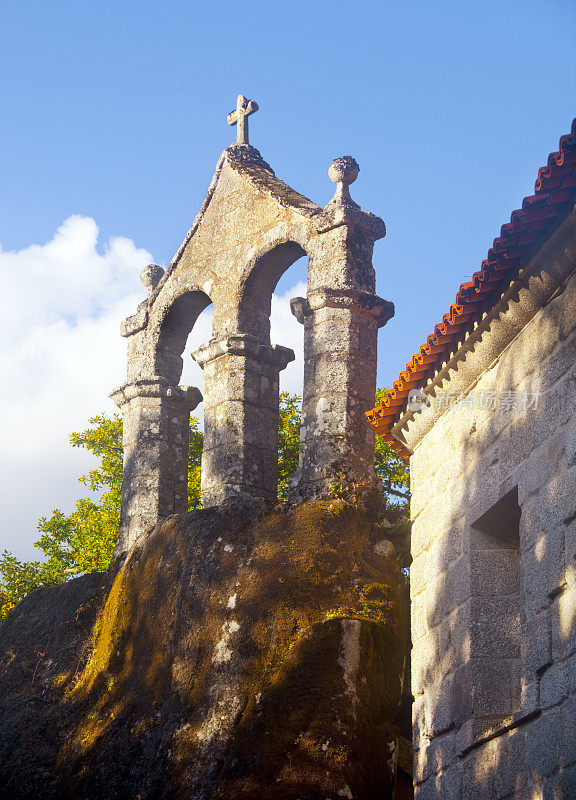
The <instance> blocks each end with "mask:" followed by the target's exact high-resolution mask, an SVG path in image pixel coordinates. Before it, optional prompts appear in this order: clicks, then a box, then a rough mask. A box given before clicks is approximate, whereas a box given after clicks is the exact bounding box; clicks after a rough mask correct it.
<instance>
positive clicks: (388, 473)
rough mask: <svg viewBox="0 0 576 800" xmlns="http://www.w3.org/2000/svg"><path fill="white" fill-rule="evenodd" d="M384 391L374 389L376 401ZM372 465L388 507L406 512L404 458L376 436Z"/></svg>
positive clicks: (407, 484)
mask: <svg viewBox="0 0 576 800" xmlns="http://www.w3.org/2000/svg"><path fill="white" fill-rule="evenodd" d="M386 392H387V389H377V390H376V402H377V403H378V402H379V401H380V400H381V399H382V398H383V397H384V395H385V394H386ZM374 467H375V469H376V472H377V474H378V475H379V476H380V478H382V483H383V484H384V494H385V495H386V500H387V505H388V507H393V508H397V509H398V510H401V511H404V512H406V513H408V506H409V503H410V475H409V472H408V467H407V465H406V462H405V461H404V459H403V458H402V457H401V456H400V455H398V453H397V452H396V451H395V450H394V449H393V448H392V447H391V446H390V445H389V444H388V442H385V441H384V439H382V438H381V437H380V436H377V437H376V447H375V452H374Z"/></svg>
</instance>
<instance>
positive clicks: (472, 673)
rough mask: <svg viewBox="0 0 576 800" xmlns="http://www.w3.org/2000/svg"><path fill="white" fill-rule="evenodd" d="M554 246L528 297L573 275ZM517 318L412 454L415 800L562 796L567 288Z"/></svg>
mask: <svg viewBox="0 0 576 800" xmlns="http://www.w3.org/2000/svg"><path fill="white" fill-rule="evenodd" d="M566 241H568V240H567V239H566V238H565V239H564V240H562V239H561V238H560V244H559V246H558V247H557V248H556V251H555V253H554V252H552V253H551V254H548V255H547V258H548V259H549V261H548V263H549V264H551V265H552V266H551V267H550V269H549V270H548V269H547V268H546V269H540V268H539V269H538V270H536V269H535V270H533V278H534V280H538V281H539V283H538V285H539V286H542V285H544V283H545V278H546V273H547V271H549V272H553V271H554V269H556V267H557V265H558V264H560V265H561V269H562V270H564V272H565V274H569V272H570V271H571V269H573V268H574V263H573V262H574V246H573V244H572V246H571V249H570V248H568V249H567V248H566V246H565V245H566ZM573 241H574V239H573V238H572V242H573ZM555 259H556V260H555ZM557 271H558V270H557ZM522 295H523V296H522ZM531 299H532V300H533V297H531V295H530V292H529V291H528V290H527V289H526V288H524V289H522V290H521V292H520V296H518V295H517V296H516V297H515V298H513V299H512V300H511V301H510V302H509V303H508V304H507V305H505V307H504V310H503V311H502V313H501V315H500V318H501V319H504V320H505V319H506V317H508V318H511V317H513V315H514V314H515V313H516V311H517V308H519V307H520V306H521V305H522V303H524V306H526V304H527V303H529V302H530V301H531ZM534 311H536V313H535V314H534V313H533V312H534ZM530 313H531V314H532V317H531V319H530V321H529V322H528V323H527V324H525V325H524V327H521V328H520V329H519V331H517V332H516V335H515V338H512V340H511V341H510V343H509V344H508V345H507V347H506V348H505V349H504V351H503V352H501V354H500V353H499V351H498V349H496V350H495V351H494V352H493V353H492V355H491V356H490V357H489V362H491V363H489V364H488V368H487V369H485V371H484V372H483V373H482V374H481V375H480V376H479V378H478V380H477V382H475V383H474V382H472V384H471V385H470V386H469V387H468V391H469V394H468V396H467V398H466V399H464V400H463V401H461V402H460V403H459V404H457V405H453V406H452V407H450V408H449V410H446V411H445V412H444V413H443V414H442V415H441V416H440V417H439V418H438V419H437V421H435V423H431V424H430V425H429V429H428V432H427V433H425V435H423V436H422V437H421V438H420V440H419V441H418V436H415V438H416V441H414V442H413V443H412V446H413V448H414V455H413V457H412V459H411V480H412V487H413V499H412V517H413V520H414V523H413V530H412V555H413V564H412V568H411V597H412V640H413V650H412V691H413V695H414V698H415V699H414V712H413V717H414V747H415V784H416V794H415V796H416V798H417V800H428V799H429V798H430V799H431V798H438V799H439V798H442V800H460V798H462V800H464V798H466V800H475V798H477V799H478V800H489V799H491V798H502V799H503V798H516V799H517V800H528V799H530V800H537V799H538V800H544V798H546V799H547V798H551V799H552V798H554V800H568V799H569V798H574V797H576V733H575V730H576V728H575V725H574V720H575V718H576V412H575V401H576V277H575V276H574V275H572V276H571V277H568V278H567V279H566V282H565V284H564V285H560V286H559V287H558V289H557V290H556V291H555V292H552V296H551V299H550V300H549V301H548V302H547V304H545V305H544V307H543V308H542V309H541V310H539V311H538V310H537V309H533V310H532V312H530ZM510 324H512V323H510ZM491 331H492V332H491ZM491 335H492V336H494V337H496V338H497V336H498V331H497V325H496V323H492V324H489V325H486V332H485V333H484V334H483V339H484V343H485V344H486V347H488V344H489V341H490V336H491ZM473 349H474V348H472V350H473ZM469 352H471V351H469ZM488 352H489V348H488ZM468 360H473V356H472V355H470V356H469V359H468ZM462 362H464V366H462V365H461V366H460V369H462V370H464V369H465V366H466V364H465V362H466V356H465V355H464V356H463V357H462ZM458 369H459V368H458V367H457V366H455V367H454V368H453V370H452V372H451V373H450V374H449V375H448V377H447V379H446V380H444V382H443V383H442V389H441V390H440V388H438V390H437V391H436V392H435V394H436V397H435V398H434V399H433V400H432V405H431V407H430V408H424V409H423V411H422V412H421V413H420V414H418V415H417V416H418V417H421V418H425V417H426V415H431V414H432V409H433V407H434V404H435V403H442V402H444V404H445V407H446V406H447V405H449V401H447V399H446V393H450V392H451V391H454V389H455V387H456V385H457V373H458ZM450 376H451V378H450ZM461 391H462V389H461V388H459V389H458V394H460V392H461ZM433 394H434V393H433ZM443 394H444V397H445V399H444V400H442V396H443ZM494 405H496V408H493V407H492V406H494ZM526 405H528V406H529V407H528V408H525V406H526ZM482 406H484V407H482ZM436 413H438V412H437V411H436ZM413 424H420V425H421V423H413ZM409 428H410V425H409V424H408V425H406V426H405V428H404V430H405V431H409ZM423 430H424V429H423V428H421V430H420V433H421V432H422V431H423ZM406 438H407V440H408V441H410V436H409V435H407V437H406Z"/></svg>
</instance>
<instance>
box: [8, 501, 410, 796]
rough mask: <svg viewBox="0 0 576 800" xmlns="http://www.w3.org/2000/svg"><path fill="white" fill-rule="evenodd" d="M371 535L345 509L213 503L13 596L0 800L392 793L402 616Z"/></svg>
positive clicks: (395, 582)
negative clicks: (102, 569)
mask: <svg viewBox="0 0 576 800" xmlns="http://www.w3.org/2000/svg"><path fill="white" fill-rule="evenodd" d="M379 538H380V539H381V538H382V535H381V529H378V528H375V526H373V525H372V524H371V523H370V522H369V520H368V518H367V516H366V514H365V513H364V512H362V511H361V510H358V509H357V508H355V507H353V506H351V505H349V504H347V503H345V502H344V501H342V500H326V501H314V502H308V503H303V504H301V505H298V506H290V505H288V504H286V505H276V506H275V507H274V508H273V509H272V510H269V509H268V510H265V509H264V508H263V507H262V508H261V509H260V511H255V510H254V507H253V506H252V508H251V509H250V508H247V507H242V506H241V505H240V504H239V503H230V504H224V506H222V507H219V508H214V509H205V510H202V511H196V512H193V513H190V514H180V515H174V516H173V517H170V518H168V519H167V520H166V521H165V522H164V523H162V524H160V525H158V526H157V528H156V529H155V531H154V533H153V534H152V535H151V536H149V537H148V538H147V539H146V540H145V541H143V543H142V544H141V545H140V546H136V547H135V548H134V549H133V550H132V551H131V553H130V555H129V556H128V558H127V559H126V561H125V562H124V563H122V564H116V565H114V566H113V568H111V570H110V571H109V573H107V574H105V575H88V576H85V577H82V578H79V579H77V580H74V581H71V582H70V583H68V584H65V585H62V586H56V587H51V588H48V589H42V590H39V591H37V592H35V593H34V594H32V595H30V596H29V597H27V598H26V599H25V600H24V601H23V602H22V603H21V604H20V606H18V607H17V608H16V609H15V610H14V611H13V612H12V613H11V615H9V617H8V618H7V620H6V621H5V622H4V624H3V625H2V627H1V628H0V647H1V648H2V654H1V662H0V698H1V699H0V703H1V711H2V719H1V721H0V797H1V798H10V800H20V799H21V798H32V797H34V798H37V797H42V798H45V799H47V798H75V799H76V798H78V800H79V799H80V798H90V800H99V798H106V800H109V798H132V799H133V800H136V798H138V799H139V800H165V799H166V800H167V799H168V798H187V800H192V799H193V798H196V799H197V800H240V798H243V799H245V800H254V798H257V797H258V798H262V799H263V800H264V799H265V798H269V799H270V800H273V799H274V798H278V800H280V798H282V800H289V798H292V799H293V800H297V798H300V800H316V799H318V800H320V798H322V800H325V799H326V798H330V799H331V800H340V798H356V800H362V799H364V800H375V798H382V800H385V799H386V798H392V797H393V790H394V779H395V771H396V761H397V757H398V739H397V737H398V733H397V729H396V728H395V726H394V724H393V720H394V717H395V715H396V713H397V710H398V707H399V703H400V700H401V694H402V679H403V672H404V663H405V656H406V640H407V628H406V626H407V608H406V600H405V596H406V592H405V587H404V577H403V574H402V571H401V569H400V566H399V565H398V563H397V562H396V560H395V558H394V557H393V555H391V553H390V549H389V548H384V549H383V548H382V547H378V546H377V543H378V539H379ZM383 552H386V555H383V554H382V553H383Z"/></svg>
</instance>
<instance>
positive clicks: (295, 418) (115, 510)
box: [0, 390, 408, 620]
mask: <svg viewBox="0 0 576 800" xmlns="http://www.w3.org/2000/svg"><path fill="white" fill-rule="evenodd" d="M383 391H384V390H378V395H377V399H379V397H380V396H382V393H383ZM89 423H90V427H89V428H87V429H86V430H85V431H82V432H81V433H73V434H72V435H71V437H70V442H71V444H72V446H73V447H83V448H84V449H86V450H88V451H89V452H90V453H92V454H93V455H94V456H96V457H97V458H98V459H99V467H98V468H97V469H94V470H92V471H90V472H89V473H88V474H87V475H83V476H82V477H81V478H79V480H80V482H81V483H82V484H84V486H86V487H87V488H88V489H89V490H90V492H92V493H93V494H94V495H95V496H94V497H93V498H82V499H80V500H78V502H77V503H76V508H75V510H74V511H73V512H72V513H71V514H70V515H69V516H66V515H65V514H64V513H63V512H62V511H61V510H60V509H55V510H54V511H53V512H52V515H51V516H50V517H48V518H46V517H42V519H41V520H40V522H39V523H38V531H39V533H40V538H39V539H38V541H37V542H36V543H35V545H34V546H35V547H36V548H37V549H38V550H39V551H40V553H41V560H38V561H19V560H18V559H17V558H16V557H15V556H14V555H12V553H9V552H8V551H4V553H3V554H2V555H1V556H0V620H1V619H3V618H4V617H5V616H6V614H7V613H8V612H9V611H10V609H12V608H13V607H14V606H15V605H16V604H17V603H19V602H20V600H22V598H23V597H25V595H27V594H28V593H29V592H31V591H33V590H34V589H37V588H39V587H40V586H46V585H48V584H54V583H62V582H63V581H65V580H68V579H69V578H72V577H75V576H77V575H82V574H84V573H87V572H102V571H103V570H105V569H106V568H107V567H108V565H109V563H110V560H111V558H112V551H113V549H114V544H115V542H116V537H117V535H118V525H119V521H120V486H121V483H122V420H121V418H120V417H119V416H118V415H117V414H116V415H114V416H112V417H107V416H106V415H104V414H100V415H99V416H96V417H93V418H92V419H91V420H89ZM299 441H300V398H299V397H298V396H297V395H291V394H289V393H288V392H281V394H280V414H279V420H278V497H279V498H280V499H282V500H285V499H287V497H288V480H289V477H290V475H291V474H292V472H293V471H294V469H295V468H296V466H297V464H298V446H299ZM202 445H203V434H202V432H201V431H199V430H198V420H197V419H195V418H193V417H192V418H191V419H190V449H189V456H188V508H189V510H193V509H195V508H199V507H200V465H201V460H202ZM375 459H376V462H375V463H376V471H377V472H378V474H379V475H380V477H381V478H382V480H383V483H384V490H385V493H386V496H387V498H388V503H389V505H393V506H394V507H398V508H404V507H405V506H406V505H407V501H408V472H407V468H406V465H405V464H404V462H403V461H402V459H401V458H400V457H399V456H398V455H397V454H396V453H395V452H394V451H393V450H392V448H391V447H390V445H388V444H386V443H385V442H384V441H383V440H381V439H377V442H376V452H375Z"/></svg>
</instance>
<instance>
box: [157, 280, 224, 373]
mask: <svg viewBox="0 0 576 800" xmlns="http://www.w3.org/2000/svg"><path fill="white" fill-rule="evenodd" d="M211 304H212V300H211V298H210V297H209V296H208V295H207V294H206V292H204V291H199V290H194V291H189V292H186V293H184V294H182V295H180V296H179V297H177V298H176V300H174V302H173V303H172V305H171V306H170V307H169V309H168V311H167V313H166V314H165V315H164V318H163V319H162V322H161V323H160V326H159V332H158V339H157V342H156V347H155V367H156V374H157V375H159V376H161V377H163V378H166V379H167V380H168V382H169V383H170V385H172V386H177V385H178V383H179V381H180V377H181V375H182V369H183V367H184V359H183V357H182V356H183V353H184V350H185V348H186V342H187V341H188V337H189V336H190V334H191V332H192V330H193V328H194V326H195V325H196V321H197V320H198V317H199V316H200V314H201V313H202V312H203V311H205V310H206V309H207V308H208V307H209V306H210V305H211Z"/></svg>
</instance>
